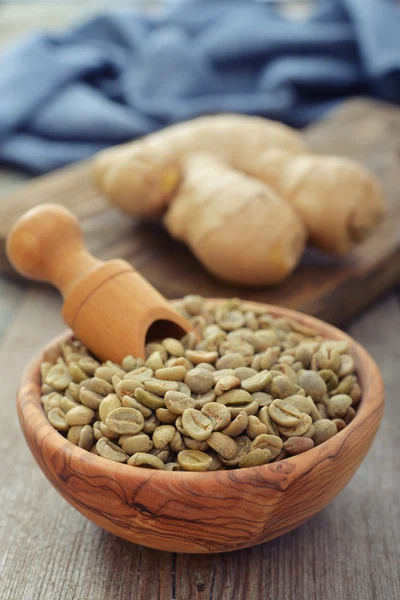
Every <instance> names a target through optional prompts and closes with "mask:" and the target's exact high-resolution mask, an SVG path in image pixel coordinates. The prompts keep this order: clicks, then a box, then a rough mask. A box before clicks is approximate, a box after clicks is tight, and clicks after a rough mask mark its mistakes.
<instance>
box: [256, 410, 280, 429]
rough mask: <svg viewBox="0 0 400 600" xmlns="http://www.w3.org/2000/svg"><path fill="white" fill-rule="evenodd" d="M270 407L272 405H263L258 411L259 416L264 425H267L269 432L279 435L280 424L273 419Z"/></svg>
mask: <svg viewBox="0 0 400 600" xmlns="http://www.w3.org/2000/svg"><path fill="white" fill-rule="evenodd" d="M269 409H270V406H263V407H262V408H261V409H260V412H259V413H258V418H259V419H260V421H261V423H264V425H266V426H267V429H268V431H267V433H269V434H271V435H278V433H279V432H278V426H277V424H276V423H275V421H273V420H272V419H271V416H270V414H269Z"/></svg>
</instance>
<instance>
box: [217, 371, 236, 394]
mask: <svg viewBox="0 0 400 600" xmlns="http://www.w3.org/2000/svg"><path fill="white" fill-rule="evenodd" d="M238 387H240V379H239V378H238V377H235V376H234V375H228V376H226V377H222V378H221V379H219V380H218V381H217V383H216V385H215V388H214V391H215V395H216V396H221V395H222V394H223V393H225V392H229V390H233V389H235V388H238Z"/></svg>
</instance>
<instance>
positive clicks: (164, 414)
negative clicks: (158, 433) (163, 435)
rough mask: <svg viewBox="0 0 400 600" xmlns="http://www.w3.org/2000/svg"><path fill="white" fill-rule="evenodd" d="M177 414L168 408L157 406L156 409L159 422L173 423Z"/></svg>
mask: <svg viewBox="0 0 400 600" xmlns="http://www.w3.org/2000/svg"><path fill="white" fill-rule="evenodd" d="M177 416H178V415H176V414H175V413H173V412H171V411H170V410H168V408H157V410H156V417H157V419H158V420H159V421H160V423H164V424H167V425H171V424H172V423H175V421H176V417H177Z"/></svg>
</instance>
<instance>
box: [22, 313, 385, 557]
mask: <svg viewBox="0 0 400 600" xmlns="http://www.w3.org/2000/svg"><path fill="white" fill-rule="evenodd" d="M263 306H264V307H265V308H266V309H267V310H268V311H269V312H270V313H271V314H273V315H275V316H283V317H290V318H292V319H295V320H298V321H299V322H301V323H304V324H305V325H308V326H311V327H314V328H315V329H316V330H318V331H319V332H320V334H321V335H323V336H324V337H329V338H332V339H346V340H348V341H349V342H350V348H351V350H350V353H351V355H352V356H353V358H354V360H355V364H356V367H357V371H358V376H359V379H360V383H361V386H362V389H363V398H362V400H361V402H360V404H359V407H358V410H357V413H356V416H355V418H354V419H353V421H352V422H351V423H350V424H349V425H348V426H347V427H346V428H345V429H343V430H342V431H340V432H339V433H338V434H337V435H335V436H334V437H333V438H331V439H330V440H328V441H327V442H325V443H323V444H321V445H319V446H317V447H315V448H313V449H312V450H309V451H308V452H305V453H303V454H300V455H298V456H294V457H291V458H287V459H285V460H282V461H279V462H276V463H272V464H269V465H263V466H261V467H251V468H247V469H237V470H230V471H215V472H208V473H188V472H169V471H168V472H167V471H154V470H149V469H141V468H135V467H131V466H129V465H125V464H118V463H114V462H111V461H109V460H107V459H104V458H101V457H99V456H96V455H94V454H91V453H90V452H87V451H85V450H82V449H81V448H78V447H77V446H74V445H73V444H71V443H70V442H68V441H67V440H66V439H65V438H64V437H63V436H62V435H60V434H59V433H58V432H57V431H56V430H55V429H53V427H52V426H51V425H50V424H49V422H48V421H47V418H46V416H45V414H44V412H43V409H42V405H41V402H40V371H39V366H40V362H41V361H42V360H43V355H44V353H45V351H46V350H47V351H48V350H49V349H50V348H52V347H55V345H56V344H57V343H58V342H59V341H60V339H62V337H65V334H64V336H62V337H59V338H57V339H55V340H53V341H52V342H51V343H50V344H49V345H48V346H47V347H46V349H44V350H43V351H42V352H40V353H39V354H38V355H36V356H35V358H34V359H33V360H32V362H31V363H30V364H29V366H28V367H27V369H26V371H25V373H24V375H23V378H22V382H21V386H20V390H19V393H18V398H17V403H18V414H19V419H20V422H21V426H22V430H23V432H24V435H25V438H26V440H27V442H28V444H29V447H30V449H31V451H32V453H33V455H34V457H35V459H36V461H37V463H38V464H39V466H40V468H41V469H42V471H43V472H44V474H45V475H46V477H47V478H48V479H49V481H50V483H52V485H54V487H55V488H56V489H57V490H58V491H59V492H60V494H61V495H62V496H63V497H64V498H65V499H66V500H67V501H68V502H69V503H70V504H72V506H74V507H75V508H76V509H77V510H79V512H81V513H82V514H83V515H85V516H86V517H87V518H88V519H90V520H91V521H93V522H94V523H96V524H97V525H100V527H103V528H104V529H106V530H107V531H110V532H111V533H113V534H115V535H117V536H119V537H121V538H125V539H127V540H129V541H131V542H134V543H136V544H141V545H143V546H149V547H151V548H157V549H159V550H168V551H173V552H201V553H208V552H226V551H230V550H237V549H240V548H246V547H248V546H253V545H255V544H261V543H262V542H265V541H267V540H271V539H273V538H275V537H277V536H280V535H282V534H284V533H286V532H288V531H290V530H291V529H294V528H295V527H298V526H299V525H301V524H302V523H304V522H305V521H306V520H307V519H309V518H310V517H311V516H313V515H314V514H315V513H317V512H318V511H320V510H321V509H322V508H323V507H324V506H326V504H328V502H330V501H331V500H332V499H333V498H334V497H335V496H336V494H338V493H339V492H340V491H341V490H342V489H343V487H344V486H345V485H346V484H347V482H348V481H349V480H350V478H351V477H352V475H353V474H354V473H355V471H356V470H357V468H358V466H359V465H360V463H361V461H362V459H363V458H364V456H365V455H366V453H367V451H368V449H369V447H370V445H371V443H372V441H373V439H374V436H375V433H376V431H377V429H378V426H379V423H380V420H381V417H382V412H383V404H384V388H383V382H382V378H381V375H380V373H379V370H378V367H377V365H376V364H375V362H374V361H373V359H372V358H371V357H370V355H369V354H368V353H367V352H366V351H365V350H364V349H363V348H362V347H361V346H360V345H359V344H357V343H356V342H355V341H354V340H353V339H352V338H350V337H349V336H348V335H346V334H345V333H343V332H342V331H340V330H339V329H336V328H335V327H332V326H331V325H328V324H326V323H324V322H322V321H320V320H318V319H315V318H313V317H309V316H306V315H303V314H301V313H297V312H294V311H291V310H287V309H283V308H278V307H276V306H269V305H263ZM60 510H62V509H60Z"/></svg>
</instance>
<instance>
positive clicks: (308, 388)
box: [298, 371, 328, 402]
mask: <svg viewBox="0 0 400 600" xmlns="http://www.w3.org/2000/svg"><path fill="white" fill-rule="evenodd" d="M298 382H299V386H300V387H302V388H303V390H304V391H305V392H306V394H307V395H308V396H311V398H312V399H313V400H314V402H320V401H321V400H322V398H323V396H324V395H325V394H326V393H327V391H328V390H327V387H326V383H325V381H324V380H323V379H322V377H321V376H320V375H319V374H318V373H316V372H315V371H303V373H301V375H300V376H299V378H298Z"/></svg>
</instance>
